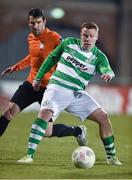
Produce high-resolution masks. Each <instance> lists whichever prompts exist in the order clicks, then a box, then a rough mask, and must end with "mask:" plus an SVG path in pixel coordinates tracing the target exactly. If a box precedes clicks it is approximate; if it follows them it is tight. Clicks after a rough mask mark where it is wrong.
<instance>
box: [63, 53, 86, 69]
mask: <svg viewBox="0 0 132 180" xmlns="http://www.w3.org/2000/svg"><path fill="white" fill-rule="evenodd" d="M66 60H67V61H69V62H70V63H71V64H72V65H73V66H75V67H77V68H80V70H82V71H86V70H87V69H88V68H87V67H86V65H85V64H83V63H80V62H79V61H77V60H76V59H75V58H73V57H70V56H67V58H66Z"/></svg>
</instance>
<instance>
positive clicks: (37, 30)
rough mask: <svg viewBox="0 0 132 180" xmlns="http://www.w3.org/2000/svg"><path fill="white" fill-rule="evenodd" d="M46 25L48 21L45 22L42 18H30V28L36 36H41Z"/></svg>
mask: <svg viewBox="0 0 132 180" xmlns="http://www.w3.org/2000/svg"><path fill="white" fill-rule="evenodd" d="M45 24H46V20H43V18H42V17H39V18H34V17H33V16H29V27H30V30H31V32H32V33H33V34H34V35H35V36H39V35H40V34H41V33H42V32H43V30H44V29H45Z"/></svg>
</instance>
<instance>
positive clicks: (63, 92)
mask: <svg viewBox="0 0 132 180" xmlns="http://www.w3.org/2000/svg"><path fill="white" fill-rule="evenodd" d="M98 108H101V107H100V105H99V104H98V103H97V102H96V101H95V100H94V99H93V98H92V97H91V96H90V95H88V94H87V92H86V91H81V92H76V91H72V90H69V89H66V88H63V87H61V86H58V85H53V84H49V85H48V87H47V89H46V91H45V93H44V96H43V99H42V102H41V107H40V109H41V110H42V109H50V110H52V111H53V117H52V119H53V121H55V120H56V118H57V117H58V116H59V114H60V113H61V112H62V111H63V110H66V111H67V112H70V113H72V114H74V115H75V116H77V117H79V118H80V119H81V120H82V121H83V120H84V119H86V118H87V117H88V116H89V115H90V114H91V113H92V112H93V111H95V110H96V109H98Z"/></svg>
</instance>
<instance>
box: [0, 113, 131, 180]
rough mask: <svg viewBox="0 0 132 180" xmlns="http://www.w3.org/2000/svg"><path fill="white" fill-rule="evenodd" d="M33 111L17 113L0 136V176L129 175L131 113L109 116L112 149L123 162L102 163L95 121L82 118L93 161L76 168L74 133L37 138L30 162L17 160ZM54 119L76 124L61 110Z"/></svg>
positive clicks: (71, 117) (22, 154) (102, 149)
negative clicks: (114, 142) (94, 161)
mask: <svg viewBox="0 0 132 180" xmlns="http://www.w3.org/2000/svg"><path fill="white" fill-rule="evenodd" d="M36 115H37V114H36V113H26V112H25V113H21V114H19V115H18V116H17V117H16V118H15V119H14V121H12V123H10V125H9V127H8V129H7V131H6V133H5V134H4V135H3V136H2V137H1V138H0V179H132V116H127V115H124V116H111V122H112V124H113V131H114V134H115V141H116V149H117V154H118V157H119V159H120V160H121V161H122V162H123V164H124V165H123V166H121V167H118V166H111V165H106V162H105V152H104V148H103V145H102V142H101V140H100V138H99V131H98V125H97V124H96V123H93V122H91V121H87V120H86V121H85V122H84V123H83V124H85V125H86V126H87V128H88V145H89V146H90V147H91V148H92V149H93V150H94V151H95V154H96V163H95V165H94V166H93V168H91V169H77V168H75V167H74V166H73V164H72V162H71V154H72V152H73V150H74V149H75V148H76V147H78V144H77V142H76V139H75V138H74V137H65V138H47V139H45V140H44V141H43V142H41V144H40V146H39V148H38V150H37V153H36V155H35V160H34V162H33V163H32V164H26V165H22V164H17V163H16V161H17V160H18V159H19V158H21V157H22V156H24V155H25V154H26V150H27V141H28V135H29V130H30V127H31V124H32V121H33V120H34V118H35V117H36ZM56 123H65V124H67V125H78V124H81V122H80V121H79V120H78V119H77V118H76V117H74V116H73V115H70V114H62V115H61V116H60V117H59V119H58V120H57V121H56Z"/></svg>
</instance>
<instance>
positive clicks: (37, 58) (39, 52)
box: [14, 28, 61, 87]
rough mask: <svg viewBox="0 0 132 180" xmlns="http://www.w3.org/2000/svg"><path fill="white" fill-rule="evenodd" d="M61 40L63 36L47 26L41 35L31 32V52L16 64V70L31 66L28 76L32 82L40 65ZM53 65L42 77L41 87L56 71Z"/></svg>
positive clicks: (29, 37) (28, 79)
mask: <svg viewBox="0 0 132 180" xmlns="http://www.w3.org/2000/svg"><path fill="white" fill-rule="evenodd" d="M60 42H61V36H60V35H59V34H58V33H56V32H55V31H51V30H49V29H48V28H46V29H45V30H44V31H43V33H42V34H41V35H40V36H34V34H33V33H30V34H29V36H28V43H29V54H28V55H27V56H26V57H25V58H24V59H22V60H21V61H19V62H18V63H17V64H15V65H14V71H19V70H22V69H25V68H27V67H29V66H30V72H29V75H28V77H27V81H28V82H30V83H32V82H33V80H34V78H35V76H36V74H37V72H38V70H39V67H40V66H41V64H42V62H43V61H44V60H45V58H46V57H47V56H48V55H49V53H50V52H51V51H52V50H54V49H55V47H56V46H58V45H59V44H60ZM54 70H55V67H53V68H52V69H51V70H50V71H49V72H48V73H47V74H46V75H45V76H44V77H43V79H42V81H41V87H42V86H43V87H45V86H46V85H47V84H48V81H49V79H50V76H51V75H52V73H53V72H54Z"/></svg>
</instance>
